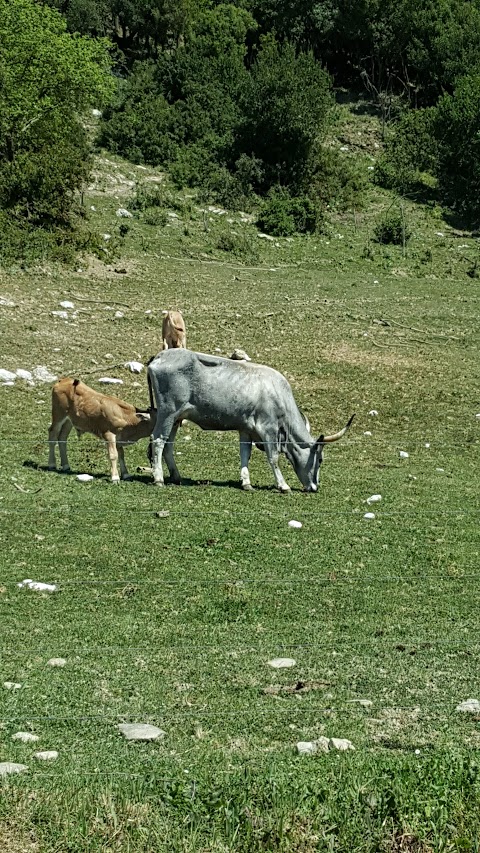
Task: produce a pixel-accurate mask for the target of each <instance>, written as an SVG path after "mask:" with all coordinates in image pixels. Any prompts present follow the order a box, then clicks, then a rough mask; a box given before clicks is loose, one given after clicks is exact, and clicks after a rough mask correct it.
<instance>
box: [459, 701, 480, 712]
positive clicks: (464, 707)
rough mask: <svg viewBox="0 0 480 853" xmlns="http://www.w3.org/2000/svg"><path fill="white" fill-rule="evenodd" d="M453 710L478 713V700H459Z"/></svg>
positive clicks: (479, 709)
mask: <svg viewBox="0 0 480 853" xmlns="http://www.w3.org/2000/svg"><path fill="white" fill-rule="evenodd" d="M455 710H456V711H462V712H463V713H465V714H480V702H479V701H478V699H467V700H466V701H465V702H460V705H457V707H456V708H455Z"/></svg>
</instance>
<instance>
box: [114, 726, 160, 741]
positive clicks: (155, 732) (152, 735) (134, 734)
mask: <svg viewBox="0 0 480 853" xmlns="http://www.w3.org/2000/svg"><path fill="white" fill-rule="evenodd" d="M117 728H119V729H120V731H121V733H122V735H124V737H126V739H127V740H157V739H158V738H162V737H165V735H166V732H164V731H163V730H162V729H159V728H157V726H151V725H149V724H148V723H119V725H118V726H117Z"/></svg>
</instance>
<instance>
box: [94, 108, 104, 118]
mask: <svg viewBox="0 0 480 853" xmlns="http://www.w3.org/2000/svg"><path fill="white" fill-rule="evenodd" d="M101 115H102V111H101V110H92V116H95V118H100V117H101Z"/></svg>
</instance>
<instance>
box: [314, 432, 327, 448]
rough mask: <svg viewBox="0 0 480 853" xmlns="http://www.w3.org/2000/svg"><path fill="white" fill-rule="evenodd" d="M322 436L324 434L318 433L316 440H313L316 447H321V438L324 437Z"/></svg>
mask: <svg viewBox="0 0 480 853" xmlns="http://www.w3.org/2000/svg"><path fill="white" fill-rule="evenodd" d="M324 438H325V436H324V435H323V433H322V435H319V436H318V438H317V440H316V442H315V444H316V445H317V447H322V445H323V439H324Z"/></svg>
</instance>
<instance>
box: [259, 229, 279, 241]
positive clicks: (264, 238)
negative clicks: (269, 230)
mask: <svg viewBox="0 0 480 853" xmlns="http://www.w3.org/2000/svg"><path fill="white" fill-rule="evenodd" d="M257 237H261V238H262V240H270V242H271V243H273V241H274V240H275V237H272V236H271V235H270V234H262V232H261V231H259V233H258V234H257Z"/></svg>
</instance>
